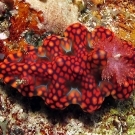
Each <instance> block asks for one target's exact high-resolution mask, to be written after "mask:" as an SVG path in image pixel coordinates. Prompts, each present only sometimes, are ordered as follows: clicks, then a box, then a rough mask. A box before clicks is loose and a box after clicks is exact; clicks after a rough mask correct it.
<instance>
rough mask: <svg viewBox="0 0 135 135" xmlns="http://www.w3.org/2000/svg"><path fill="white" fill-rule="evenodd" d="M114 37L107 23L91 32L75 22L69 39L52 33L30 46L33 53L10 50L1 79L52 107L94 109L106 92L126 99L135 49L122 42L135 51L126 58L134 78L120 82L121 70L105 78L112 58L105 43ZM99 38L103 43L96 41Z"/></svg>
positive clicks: (130, 88) (134, 69)
mask: <svg viewBox="0 0 135 135" xmlns="http://www.w3.org/2000/svg"><path fill="white" fill-rule="evenodd" d="M113 39H115V36H114V33H113V32H111V31H109V30H108V29H105V28H103V27H97V28H96V29H95V30H94V31H93V32H89V31H88V30H87V28H86V27H85V26H83V25H82V24H80V23H75V24H72V25H70V26H69V27H68V28H67V29H66V30H65V32H64V37H60V36H56V35H51V36H48V37H46V38H45V39H44V41H43V45H42V46H40V47H39V48H35V47H33V46H30V45H29V46H28V47H27V48H26V49H25V52H27V53H24V52H17V53H14V54H9V55H8V56H7V58H6V59H5V60H4V61H3V62H1V63H0V78H2V79H3V82H4V83H5V84H9V85H11V86H12V87H14V88H16V89H18V91H19V92H21V93H22V95H23V96H29V97H32V96H40V97H41V98H42V99H43V100H44V101H45V104H47V105H49V106H50V107H51V108H58V109H64V108H65V107H67V106H68V105H70V104H78V105H80V107H81V108H82V109H83V110H84V111H86V112H89V113H90V112H93V111H95V110H96V109H98V108H100V106H101V105H102V103H103V101H104V99H105V97H106V96H109V95H112V96H113V97H114V98H117V99H125V98H128V97H129V96H130V94H131V92H132V91H133V85H134V83H133V79H134V76H135V51H134V50H133V47H132V46H131V45H130V44H129V43H128V42H126V41H123V42H122V46H123V47H125V46H128V48H129V49H131V50H133V51H132V55H130V56H128V55H127V56H123V57H122V59H124V60H123V61H124V62H125V63H126V64H128V65H129V67H130V68H131V70H132V72H133V76H129V74H127V75H126V77H125V78H126V79H125V80H124V81H123V82H122V83H121V84H119V83H118V82H117V72H113V75H112V76H111V77H110V79H109V80H102V79H101V78H102V76H101V74H102V72H103V71H104V70H105V69H106V68H107V65H108V60H109V59H110V58H111V56H110V52H109V53H108V51H107V50H106V48H107V46H106V48H105V47H104V44H105V41H106V40H107V41H108V42H107V43H108V46H109V44H111V42H112V41H113ZM96 42H98V43H101V45H100V44H97V45H95V43H96ZM92 45H93V46H92ZM108 58H109V59H108ZM108 73H109V72H108ZM104 74H105V73H104Z"/></svg>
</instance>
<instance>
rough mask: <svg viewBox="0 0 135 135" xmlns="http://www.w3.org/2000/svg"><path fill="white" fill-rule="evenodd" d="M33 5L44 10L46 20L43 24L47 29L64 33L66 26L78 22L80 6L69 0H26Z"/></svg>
mask: <svg viewBox="0 0 135 135" xmlns="http://www.w3.org/2000/svg"><path fill="white" fill-rule="evenodd" d="M26 2H28V3H30V4H31V7H32V8H34V9H36V10H37V11H38V10H40V11H42V12H43V16H44V22H43V23H42V24H41V25H42V26H41V27H42V28H45V29H46V31H47V32H48V31H52V32H55V33H63V32H64V30H65V29H66V27H67V26H68V25H70V24H72V23H75V22H77V18H78V8H77V6H76V5H73V4H72V3H70V2H68V1H67V0H47V1H44V2H42V1H39V0H34V1H33V0H26Z"/></svg>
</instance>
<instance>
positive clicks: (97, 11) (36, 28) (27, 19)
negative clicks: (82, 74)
mask: <svg viewBox="0 0 135 135" xmlns="http://www.w3.org/2000/svg"><path fill="white" fill-rule="evenodd" d="M26 1H27V2H28V3H29V4H28V3H26ZM52 1H53V2H52ZM4 3H5V4H4ZM31 3H32V4H31ZM134 4H135V3H134V1H133V0H127V1H121V0H118V1H113V0H107V1H103V0H96V1H93V0H91V1H90V0H84V1H83V0H73V1H71V0H66V1H65V0H56V1H54V0H51V1H49V0H40V1H39V0H35V1H33V0H2V1H1V2H0V39H1V40H0V61H1V62H2V61H3V60H4V58H5V57H7V55H8V57H7V59H5V60H4V61H5V63H6V66H7V67H6V69H7V70H6V72H7V71H8V73H9V74H10V72H9V69H11V67H12V69H11V70H10V71H11V72H12V73H13V74H17V72H16V71H14V68H16V67H18V65H17V63H18V62H25V63H28V65H29V64H30V65H31V62H33V61H34V62H35V61H36V62H37V63H38V62H45V63H46V62H47V61H48V58H50V60H51V61H53V60H54V58H55V57H56V56H57V55H59V56H61V54H62V55H64V57H65V56H67V57H71V56H72V55H73V54H74V55H75V56H76V55H77V56H78V57H79V58H80V56H81V55H82V57H83V55H84V54H87V53H88V54H89V53H91V52H92V54H91V55H92V56H93V58H92V64H91V66H90V68H92V70H90V71H91V75H93V76H94V75H96V76H94V79H95V80H96V81H95V82H94V83H93V86H94V84H96V85H97V87H99V88H100V90H101V91H102V92H101V93H102V94H101V97H102V96H103V98H105V96H109V95H112V96H113V98H115V100H114V99H113V98H112V97H110V96H109V97H106V98H105V101H104V102H103V103H102V106H101V108H100V109H98V107H97V108H94V107H95V105H94V104H93V103H95V102H96V101H95V100H92V101H93V103H92V102H91V105H92V107H93V108H92V107H91V108H90V111H89V112H93V111H94V110H96V109H98V110H96V111H95V112H94V113H91V114H89V113H86V112H83V111H82V110H81V109H80V107H79V106H78V105H69V106H68V107H67V108H66V109H64V110H62V111H61V110H54V109H50V108H49V107H48V106H46V105H45V104H44V101H43V100H42V99H41V98H39V97H35V96H34V97H31V96H33V95H36V96H41V93H42V90H45V88H46V86H47V85H46V86H45V85H44V86H43V87H39V88H38V90H39V91H38V92H37V93H34V94H33V92H31V93H29V91H27V87H29V88H30V90H31V89H32V87H31V86H32V85H31V84H32V83H33V78H34V77H33V76H32V77H31V76H30V75H28V76H27V77H26V76H25V74H23V75H21V76H19V77H21V78H17V77H18V75H15V76H12V77H11V76H8V75H7V74H6V73H5V71H4V70H3V68H4V69H5V67H4V66H3V65H2V66H1V67H0V68H1V69H2V74H4V75H5V76H6V77H4V82H5V83H8V84H9V85H11V83H12V86H13V87H17V86H19V87H21V89H20V90H19V91H20V92H22V94H23V95H29V96H30V97H29V98H27V97H24V96H22V95H21V94H20V93H18V92H17V91H16V89H13V88H11V87H9V86H8V85H7V84H6V85H4V87H2V86H3V84H1V89H0V108H1V110H0V134H7V135H11V134H15V135H21V134H22V135H23V134H26V135H28V134H29V135H31V134H32V135H40V134H41V135H46V134H58V135H59V134H60V135H79V134H81V135H82V134H84V135H100V134H101V135H106V134H109V135H112V134H123V135H127V134H129V135H130V134H131V135H132V134H135V131H134V128H135V125H134V119H135V118H134V114H135V112H134V107H135V94H134V91H133V93H132V94H131V91H132V90H133V89H135V81H134V78H135V71H134V68H135V65H134V63H135V54H134V52H135V49H131V48H133V46H132V45H131V43H130V42H128V41H131V42H132V43H133V45H134V44H135V38H134V33H135V32H134V31H135V30H134V29H135V27H134V10H135V9H134V7H135V6H134ZM50 5H51V6H50ZM118 5H119V6H118ZM25 7H26V8H25ZM52 7H54V8H52ZM24 10H25V11H24ZM49 10H50V12H49V13H52V12H53V11H54V10H55V11H56V12H55V15H56V16H55V17H56V18H55V17H54V14H53V16H52V14H48V15H49V16H47V13H48V11H49ZM63 11H64V12H63ZM78 11H79V12H78ZM23 12H24V13H25V15H24V14H23ZM78 15H80V17H79V18H78ZM67 16H68V17H67ZM22 17H23V19H24V20H23V21H22V19H21V18H22ZM52 20H53V21H52ZM56 20H57V21H56ZM62 20H63V21H62ZM64 20H65V21H64ZM77 20H79V21H80V22H82V23H83V24H85V26H87V28H88V30H89V31H92V32H90V33H89V32H88V33H87V32H86V31H85V30H86V28H84V27H82V29H83V30H84V33H83V34H82V35H83V36H84V35H85V34H86V33H87V36H86V37H87V38H86V41H87V42H88V43H87V45H88V47H86V48H85V47H84V48H85V49H86V51H85V49H82V50H81V51H80V52H79V51H78V49H79V47H80V46H77V45H78V44H79V43H78V42H79V40H78V38H77V35H79V33H78V32H79V30H77V29H76V28H75V29H74V30H73V29H72V28H73V27H68V28H67V29H66V27H67V26H69V25H70V24H71V23H73V22H76V21H77ZM20 22H22V23H20ZM100 25H101V26H105V27H106V28H109V29H111V30H112V31H113V32H114V33H115V37H114V33H113V32H110V31H108V30H107V29H105V28H103V27H98V28H96V29H95V27H96V26H100ZM71 26H72V25H71ZM76 26H77V25H76ZM52 27H53V28H52ZM70 28H71V29H70ZM15 29H16V30H15ZM65 29H66V32H65V34H64V37H63V31H64V30H65ZM82 29H81V30H82ZM93 30H94V31H93ZM46 31H48V32H46ZM50 31H53V33H52V32H50ZM74 32H77V33H76V34H75V33H74ZM85 32H86V33H85ZM54 33H55V34H56V33H57V34H58V33H60V34H61V36H62V37H61V36H56V35H54ZM71 33H72V34H71ZM74 35H76V36H74ZM116 36H118V37H119V38H122V39H124V40H127V41H124V40H119V39H118V38H116ZM107 37H109V38H108V40H102V39H106V38H107ZM112 37H113V38H112ZM44 38H46V39H44ZM53 38H55V39H56V40H55V41H54V40H53ZM43 39H44V48H42V47H41V45H42V44H43ZM98 39H100V41H99V40H98ZM48 40H49V41H48ZM59 41H60V42H61V46H60V48H59V47H58V46H57V47H58V48H57V49H60V50H59V51H58V52H57V53H54V52H55V51H56V50H57V49H56V50H55V49H54V48H53V47H52V46H53V44H55V43H56V42H59ZM73 41H74V42H73ZM82 42H83V44H82V46H83V45H86V42H85V40H84V39H83V38H82V37H81V43H82ZM76 43H77V44H76ZM29 44H30V45H33V46H29ZM48 44H49V46H48ZM57 45H58V44H57ZM108 45H109V46H108ZM34 46H35V47H34ZM46 47H47V48H48V52H50V50H51V54H50V53H47V52H46V53H45V51H47V49H46ZM73 48H74V49H73ZM54 50H55V51H54ZM92 50H94V51H92ZM101 50H103V51H101ZM104 51H105V53H107V56H104V55H103V54H104V53H103V52H104ZM78 52H79V53H78ZM45 56H47V57H48V58H47V57H45ZM43 57H44V58H43ZM97 57H98V61H97ZM20 58H22V59H20ZM103 58H104V59H103ZM99 61H101V62H99ZM7 62H11V63H12V62H15V65H14V64H13V65H12V64H11V66H9V65H8V64H9V63H7ZM64 63H65V61H64ZM18 64H19V63H18ZM72 64H73V65H74V63H72ZM72 64H71V65H72ZM16 65H17V66H16ZM60 65H61V64H60ZM80 65H81V64H80ZM19 66H20V65H19ZM87 66H88V64H87ZM73 67H75V66H73ZM49 68H50V67H49ZM68 68H69V67H68ZM16 69H17V68H16ZM19 69H20V67H19ZM25 69H27V66H26V67H25ZM30 69H31V68H30ZM37 69H39V67H38V68H37ZM63 69H66V68H62V73H65V71H63ZM72 69H74V70H73V71H74V72H75V73H73V74H76V72H77V71H78V68H72ZM95 69H96V70H95ZM32 70H34V67H32ZM87 70H88V69H87ZM41 71H42V70H41V68H40V70H39V72H41ZM119 71H121V72H119ZM125 71H128V72H125ZM87 72H88V71H87ZM49 73H51V70H49ZM131 73H132V74H131ZM112 74H113V75H112ZM58 76H59V75H58ZM127 76H128V77H127ZM55 77H56V76H55ZM65 77H68V75H67V74H66V75H65ZM70 77H72V75H71V76H70ZM74 77H75V76H74ZM78 78H79V77H78ZM12 79H13V80H12ZM38 79H39V80H37V78H36V82H37V84H40V82H41V79H40V78H38ZM101 79H103V80H102V81H101ZM71 80H72V79H71ZM1 81H3V80H2V79H1ZM11 81H13V82H11ZM45 81H46V80H45ZM14 82H15V83H14ZM110 82H111V83H110ZM52 83H53V82H52ZM58 83H59V81H58ZM58 83H57V84H58ZM16 84H17V85H16ZM98 84H99V85H98ZM112 84H115V85H114V88H115V90H110V86H111V85H112ZM67 85H69V83H68V84H67ZM67 85H66V86H67ZM131 85H132V86H131ZM73 86H74V87H75V86H76V85H73ZM80 86H81V84H80ZM80 86H79V87H77V88H74V89H73V88H72V89H71V91H70V92H68V100H69V101H70V103H69V104H71V103H73V104H76V103H78V104H79V105H81V102H78V101H80V100H79V94H80V93H79V92H80V91H79V90H80V89H81V87H80ZM34 87H35V86H34ZM56 87H58V85H57V86H56ZM131 87H132V89H131ZM117 90H118V91H117ZM53 92H54V90H53ZM97 92H98V91H96V94H97ZM78 93H79V94H78ZM81 94H82V95H86V94H85V93H81ZM93 94H94V90H93ZM130 94H131V96H130ZM56 95H57V96H55V97H54V96H53V97H54V98H53V100H56V99H57V97H58V96H59V94H56ZM88 95H89V94H88ZM49 96H50V97H49ZM96 96H97V99H99V97H98V95H96ZM129 96H130V97H129ZM41 97H42V96H41ZM43 97H44V96H43ZM47 97H48V98H49V100H50V99H51V94H48V96H47ZM83 97H84V96H83ZM92 97H93V96H92ZM125 98H129V99H125ZM43 99H44V98H43ZM73 99H75V100H73ZM92 99H94V98H92ZM116 99H125V100H123V101H121V100H116ZM83 101H84V102H83V103H88V100H86V99H85V98H84V100H83ZM100 101H101V100H100ZM57 105H58V106H59V105H60V104H57ZM67 105H68V104H67ZM51 107H52V106H51ZM59 107H60V106H59ZM81 107H82V108H83V107H84V104H83V105H82V106H81ZM52 108H57V107H56V106H55V107H54V106H53V107H52ZM83 109H84V108H83ZM85 109H86V108H85ZM85 109H84V110H85ZM87 111H88V110H87Z"/></svg>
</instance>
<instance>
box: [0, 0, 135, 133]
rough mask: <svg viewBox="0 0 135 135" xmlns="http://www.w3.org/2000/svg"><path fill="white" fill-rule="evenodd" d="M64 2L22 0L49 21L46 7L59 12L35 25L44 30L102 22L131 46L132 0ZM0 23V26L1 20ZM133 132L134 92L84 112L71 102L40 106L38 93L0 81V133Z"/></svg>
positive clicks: (133, 28)
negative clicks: (26, 92) (28, 94)
mask: <svg viewBox="0 0 135 135" xmlns="http://www.w3.org/2000/svg"><path fill="white" fill-rule="evenodd" d="M14 1H16V0H14ZM20 1H21V0H19V2H20ZM65 1H66V3H65ZM65 1H63V0H41V1H39V0H26V1H25V3H26V2H28V3H31V8H34V9H36V10H38V11H40V10H42V12H43V13H44V16H45V17H48V21H49V20H50V18H51V16H46V13H47V12H48V11H49V12H53V10H54V8H51V6H54V7H55V10H56V11H58V12H55V17H56V18H54V19H58V21H55V24H51V26H54V27H51V26H50V23H53V21H54V20H52V21H51V20H50V22H49V25H48V24H47V23H45V24H40V28H41V29H42V27H45V28H46V29H47V30H48V31H53V32H55V33H62V32H63V31H64V29H65V28H66V27H67V26H68V25H69V24H71V23H74V22H77V21H79V22H81V23H83V24H84V25H85V26H86V27H87V28H88V29H89V30H90V31H92V30H93V28H95V27H96V26H100V25H102V26H105V27H106V28H109V29H111V30H112V31H113V32H114V33H115V34H116V35H117V36H118V37H120V38H123V39H124V40H127V41H131V42H132V43H133V44H134V45H135V2H134V0H117V1H114V0H95V1H94V0H84V1H83V0H65ZM4 2H5V3H6V4H7V5H8V6H9V5H11V3H10V2H8V1H7V0H3V3H4ZM67 3H68V4H69V5H68V4H67ZM41 4H42V7H41ZM49 4H50V6H49ZM9 7H10V6H9ZM9 9H10V10H12V14H17V13H16V11H17V10H18V8H16V11H14V10H13V9H11V8H9ZM61 11H64V12H65V14H63V16H60V17H61V18H59V13H61ZM48 14H49V13H48ZM50 15H51V14H50ZM67 16H68V18H67ZM61 19H63V20H61ZM61 21H62V22H61ZM42 25H43V26H42ZM61 25H62V26H63V27H61ZM0 27H1V28H2V27H3V26H2V24H1V25H0ZM134 134H135V94H134V92H133V93H132V95H131V96H130V98H129V99H126V100H124V101H119V100H114V99H113V98H112V97H107V98H106V99H105V101H104V103H103V105H102V107H101V108H100V109H99V110H97V111H95V112H93V113H92V114H89V113H86V112H83V111H82V110H81V109H80V107H79V106H77V105H70V106H69V107H67V108H66V109H64V110H52V109H50V108H49V107H48V106H46V105H44V102H43V101H42V99H41V98H40V97H32V98H29V97H23V96H22V95H21V94H20V93H18V92H17V90H16V89H13V88H11V87H10V86H7V85H4V84H3V83H1V85H0V135H134Z"/></svg>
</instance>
